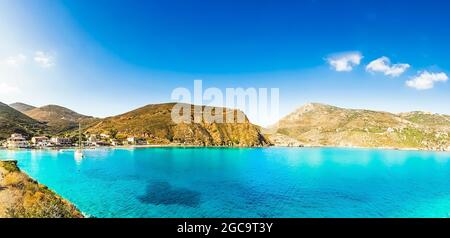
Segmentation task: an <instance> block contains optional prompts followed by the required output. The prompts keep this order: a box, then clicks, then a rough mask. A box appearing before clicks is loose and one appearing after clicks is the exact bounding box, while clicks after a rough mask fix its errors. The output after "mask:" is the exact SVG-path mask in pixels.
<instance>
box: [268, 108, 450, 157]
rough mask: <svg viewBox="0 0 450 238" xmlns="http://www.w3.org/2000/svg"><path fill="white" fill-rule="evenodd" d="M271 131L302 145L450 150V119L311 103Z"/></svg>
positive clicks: (431, 115)
mask: <svg viewBox="0 0 450 238" xmlns="http://www.w3.org/2000/svg"><path fill="white" fill-rule="evenodd" d="M272 130H275V131H276V132H277V133H279V134H281V135H284V136H288V137H289V138H293V139H296V140H297V141H299V142H300V143H302V144H303V145H318V146H358V147H389V148H417V149H432V150H448V149H450V140H449V139H450V138H449V132H450V116H446V115H440V114H431V113H424V112H410V113H401V114H393V113H388V112H379V111H371V110H359V109H344V108H339V107H334V106H330V105H325V104H318V103H311V104H307V105H305V106H303V107H301V108H299V109H298V110H296V111H295V112H293V113H291V114H289V115H288V116H286V117H284V118H283V119H281V120H280V121H279V123H278V125H277V127H274V128H272Z"/></svg>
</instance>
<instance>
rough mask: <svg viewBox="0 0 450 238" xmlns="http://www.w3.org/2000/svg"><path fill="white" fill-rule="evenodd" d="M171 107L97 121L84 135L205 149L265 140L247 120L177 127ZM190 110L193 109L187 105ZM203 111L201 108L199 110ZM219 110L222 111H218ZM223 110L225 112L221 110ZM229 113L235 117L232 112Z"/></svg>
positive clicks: (146, 108) (157, 106)
mask: <svg viewBox="0 0 450 238" xmlns="http://www.w3.org/2000/svg"><path fill="white" fill-rule="evenodd" d="M174 105H175V104H174V103H166V104H152V105H147V106H144V107H142V108H139V109H136V110H133V111H130V112H127V113H124V114H121V115H118V116H114V117H109V118H105V119H103V120H101V121H100V122H98V123H97V124H95V125H93V126H92V127H90V128H88V129H87V130H86V133H88V134H100V133H104V134H109V135H112V136H113V137H116V138H127V137H139V138H143V139H145V140H147V141H148V142H150V143H152V144H170V143H180V144H186V145H205V146H263V145H267V144H268V142H267V140H266V138H265V137H264V136H263V135H262V134H261V132H260V130H259V129H258V128H257V127H256V126H255V125H253V124H251V123H250V122H249V121H248V119H247V118H246V119H245V122H244V123H237V122H233V123H206V122H204V121H202V122H200V123H180V124H175V123H174V122H173V121H172V118H171V112H172V108H173V106H174ZM191 108H192V110H193V106H192V105H191ZM203 108H205V107H203ZM222 109H223V108H222ZM223 110H225V109H223ZM233 113H235V114H236V113H237V111H236V110H234V111H233Z"/></svg>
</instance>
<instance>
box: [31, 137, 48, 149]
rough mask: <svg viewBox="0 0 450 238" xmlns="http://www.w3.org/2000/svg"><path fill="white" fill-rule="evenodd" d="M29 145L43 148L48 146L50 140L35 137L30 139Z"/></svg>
mask: <svg viewBox="0 0 450 238" xmlns="http://www.w3.org/2000/svg"><path fill="white" fill-rule="evenodd" d="M31 143H33V145H34V146H38V147H45V146H49V145H50V140H49V139H48V137H46V136H35V137H33V138H31Z"/></svg>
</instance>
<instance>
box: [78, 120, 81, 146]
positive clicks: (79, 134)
mask: <svg viewBox="0 0 450 238" xmlns="http://www.w3.org/2000/svg"><path fill="white" fill-rule="evenodd" d="M78 128H79V129H78V145H79V148H80V149H81V148H82V144H81V122H79V123H78Z"/></svg>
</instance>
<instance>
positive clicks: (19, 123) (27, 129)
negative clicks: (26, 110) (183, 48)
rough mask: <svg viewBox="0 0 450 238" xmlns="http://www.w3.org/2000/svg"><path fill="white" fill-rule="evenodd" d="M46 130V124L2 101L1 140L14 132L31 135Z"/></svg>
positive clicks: (0, 107)
mask: <svg viewBox="0 0 450 238" xmlns="http://www.w3.org/2000/svg"><path fill="white" fill-rule="evenodd" d="M45 131H46V126H45V125H44V124H42V123H40V122H38V121H36V120H34V119H32V118H30V117H28V116H26V115H24V114H22V113H21V112H19V111H17V110H16V109H14V108H12V107H10V106H8V105H6V104H4V103H1V102H0V140H4V139H6V138H8V137H9V136H10V135H11V134H12V133H21V134H23V135H25V136H27V137H30V136H32V135H36V134H41V133H45Z"/></svg>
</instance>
